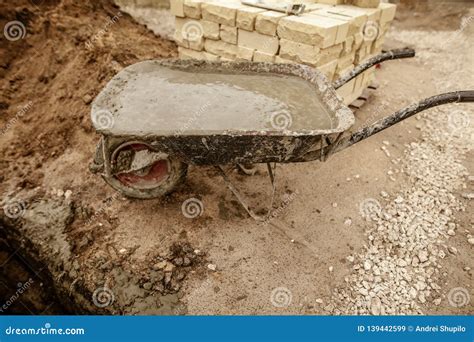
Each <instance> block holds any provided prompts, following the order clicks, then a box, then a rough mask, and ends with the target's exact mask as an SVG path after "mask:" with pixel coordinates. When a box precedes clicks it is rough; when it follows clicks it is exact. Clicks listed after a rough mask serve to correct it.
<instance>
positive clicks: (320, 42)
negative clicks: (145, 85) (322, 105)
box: [170, 0, 396, 104]
mask: <svg viewBox="0 0 474 342" xmlns="http://www.w3.org/2000/svg"><path fill="white" fill-rule="evenodd" d="M274 1H275V2H276V3H278V2H279V3H282V2H284V1H281V0H274ZM297 2H298V3H300V2H304V3H306V10H305V13H303V14H302V15H299V16H295V15H287V14H285V13H281V12H277V11H271V10H267V9H262V8H257V7H252V6H247V5H243V4H242V3H241V2H240V1H239V0H171V3H170V9H171V12H172V14H173V15H174V16H175V17H176V31H175V35H174V38H175V41H176V42H177V44H178V45H179V56H180V58H183V59H186V58H193V59H204V60H210V61H215V60H224V61H239V60H246V61H255V62H272V63H302V64H307V65H310V66H313V67H316V68H318V69H319V70H320V71H322V72H323V73H324V74H325V75H326V76H327V77H328V78H329V79H330V80H336V79H337V78H338V77H339V76H341V75H342V74H344V73H346V72H348V71H350V70H352V69H353V68H354V67H355V66H357V65H359V64H361V63H363V62H364V61H365V60H367V59H368V58H370V57H372V56H374V55H375V54H377V53H380V52H381V50H382V44H383V42H384V37H385V34H386V32H387V31H388V29H389V27H390V24H391V22H392V20H393V19H394V17H395V11H396V6H395V5H393V4H388V3H379V0H351V3H350V4H349V3H348V0H318V1H315V0H314V1H311V0H306V1H297ZM373 74H374V70H368V71H367V72H365V73H364V74H362V75H359V76H358V77H357V78H356V79H354V80H352V81H351V82H349V83H348V84H346V85H344V86H343V87H342V88H340V89H339V90H338V93H339V95H341V96H342V97H343V98H344V101H345V102H346V104H349V103H351V102H353V101H354V100H355V99H357V98H358V97H359V96H360V95H361V94H362V91H363V90H364V89H365V88H366V87H367V86H368V85H369V83H370V82H371V81H372V79H373Z"/></svg>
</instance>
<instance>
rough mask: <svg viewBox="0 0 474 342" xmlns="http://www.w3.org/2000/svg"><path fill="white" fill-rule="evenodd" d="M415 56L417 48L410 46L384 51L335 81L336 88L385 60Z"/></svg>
mask: <svg viewBox="0 0 474 342" xmlns="http://www.w3.org/2000/svg"><path fill="white" fill-rule="evenodd" d="M411 57H415V50H413V49H410V48H404V49H395V50H390V51H386V52H383V53H381V54H379V55H377V56H375V57H372V58H370V59H368V60H367V61H366V62H364V63H362V64H360V65H359V66H357V67H355V68H354V69H353V70H352V71H350V72H348V73H347V74H345V75H344V76H342V77H341V78H339V79H338V80H336V81H335V82H334V83H333V86H334V88H335V89H339V88H340V87H342V86H343V85H344V84H346V83H347V82H349V81H351V80H352V79H354V78H355V77H357V76H358V75H360V74H362V73H363V72H364V71H366V70H367V69H370V68H371V67H373V66H374V65H377V64H379V63H382V62H384V61H389V60H393V59H400V58H411Z"/></svg>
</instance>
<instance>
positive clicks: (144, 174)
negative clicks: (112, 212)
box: [103, 143, 188, 199]
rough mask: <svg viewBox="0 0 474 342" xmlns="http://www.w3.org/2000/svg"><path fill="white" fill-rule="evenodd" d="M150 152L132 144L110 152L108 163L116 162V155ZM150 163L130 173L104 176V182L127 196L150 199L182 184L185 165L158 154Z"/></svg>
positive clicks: (141, 146) (167, 192)
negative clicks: (110, 160) (130, 152)
mask: <svg viewBox="0 0 474 342" xmlns="http://www.w3.org/2000/svg"><path fill="white" fill-rule="evenodd" d="M143 150H150V148H149V147H148V146H147V145H146V144H141V143H132V144H128V145H126V146H121V147H120V148H119V149H117V151H115V152H114V153H112V163H116V162H117V159H118V158H119V156H120V153H122V152H125V153H127V152H128V151H133V152H138V151H143ZM153 153H155V154H158V155H159V157H158V158H155V159H154V160H153V162H152V163H150V164H149V165H146V166H145V167H143V168H141V169H139V170H134V171H125V172H118V173H115V174H113V175H111V176H107V175H104V176H103V177H104V179H105V181H106V182H107V183H108V184H109V185H110V186H111V187H113V188H114V189H116V190H118V191H119V192H120V193H122V194H123V195H125V196H127V197H132V198H140V199H152V198H158V197H162V196H165V195H167V194H169V193H171V192H173V190H175V189H176V187H177V186H178V185H180V184H181V183H182V182H184V180H185V178H186V174H187V170H188V165H187V164H186V163H183V162H182V161H180V160H178V159H176V158H174V157H172V156H169V155H167V154H165V153H158V152H156V151H153Z"/></svg>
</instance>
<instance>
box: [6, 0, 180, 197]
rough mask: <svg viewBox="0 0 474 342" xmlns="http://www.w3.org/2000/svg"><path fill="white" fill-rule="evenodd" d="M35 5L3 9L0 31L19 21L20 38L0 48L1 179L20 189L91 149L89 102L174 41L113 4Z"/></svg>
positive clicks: (168, 52)
mask: <svg viewBox="0 0 474 342" xmlns="http://www.w3.org/2000/svg"><path fill="white" fill-rule="evenodd" d="M36 3H37V5H36V4H33V5H32V3H31V2H28V1H11V2H4V3H2V5H0V13H2V17H1V20H0V24H1V25H2V27H4V26H5V25H7V23H9V22H12V21H13V20H16V21H18V22H19V24H18V25H20V26H18V27H19V30H20V33H22V34H23V33H24V35H25V37H24V38H21V39H18V40H15V37H14V36H10V37H6V36H2V43H1V48H0V60H1V69H0V75H1V80H0V84H1V88H2V92H1V94H0V104H1V105H0V113H1V115H0V127H1V128H2V135H1V136H0V139H1V141H2V144H1V146H0V151H1V152H0V153H2V155H3V156H5V158H2V159H3V160H2V161H1V162H0V174H2V175H4V177H9V178H10V177H14V178H17V179H18V183H17V186H21V187H35V186H39V185H40V184H41V180H42V178H43V172H45V171H44V168H42V165H43V164H45V163H48V162H49V161H51V160H52V159H56V158H58V156H60V155H62V154H63V153H64V151H66V149H67V148H68V147H69V146H72V145H74V146H75V149H76V151H77V149H79V150H78V151H77V152H79V153H82V152H83V153H90V151H92V150H93V145H92V141H93V139H91V138H92V137H93V136H94V134H93V132H92V126H91V121H90V117H89V110H90V109H89V104H90V102H91V101H92V99H93V98H94V97H95V96H96V94H97V93H98V92H99V91H100V89H101V88H102V87H103V86H104V84H105V83H106V82H107V81H108V80H109V79H110V78H112V76H113V75H114V74H116V73H117V72H118V71H119V70H120V69H121V68H123V67H125V66H127V65H129V64H132V63H134V62H137V61H139V60H145V59H153V58H160V57H173V56H175V54H176V47H175V45H174V43H172V42H170V41H167V40H164V39H159V38H156V37H155V36H154V35H153V34H152V33H150V32H149V31H147V30H146V29H145V28H144V27H140V26H138V25H136V23H134V22H133V20H132V19H131V18H130V17H129V16H128V15H126V14H123V13H122V12H119V10H118V8H117V7H115V6H114V5H113V4H112V2H111V1H104V2H100V3H99V2H95V1H84V2H80V3H77V2H75V1H72V0H71V1H68V0H66V1H39V2H36ZM21 25H23V26H21ZM23 28H24V31H22V30H23ZM12 34H13V33H12ZM7 38H10V39H7ZM81 150H82V151H81ZM7 175H8V176H7ZM3 181H4V182H5V181H7V180H6V179H4V180H3ZM8 181H9V183H10V181H11V179H9V180H8ZM10 184H11V183H10ZM2 185H3V186H4V184H2ZM3 190H7V189H3ZM8 190H13V189H8Z"/></svg>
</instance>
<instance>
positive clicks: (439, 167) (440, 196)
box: [326, 32, 474, 315]
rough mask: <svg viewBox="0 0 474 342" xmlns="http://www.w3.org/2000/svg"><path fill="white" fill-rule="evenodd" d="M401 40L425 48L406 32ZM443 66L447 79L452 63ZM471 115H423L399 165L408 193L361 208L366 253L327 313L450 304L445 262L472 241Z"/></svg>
mask: <svg viewBox="0 0 474 342" xmlns="http://www.w3.org/2000/svg"><path fill="white" fill-rule="evenodd" d="M415 35H416V36H424V37H426V36H427V34H426V33H419V32H417V33H416V34H415ZM398 38H399V40H402V41H403V39H400V38H406V39H407V40H411V41H419V40H418V39H416V38H417V37H413V36H410V35H409V34H408V33H406V32H405V33H403V37H398ZM418 38H420V37H418ZM437 38H438V39H439V38H440V37H437ZM438 39H436V40H434V41H436V42H437V44H438V45H439V44H440V42H443V40H441V39H439V40H438ZM431 46H432V45H431ZM431 49H432V50H434V49H433V48H431ZM445 53H446V51H445ZM440 67H441V68H443V69H444V70H443V72H445V73H446V74H449V67H450V66H449V64H448V63H443V65H441V66H440ZM459 81H460V80H459V79H458V82H459ZM459 84H463V83H461V82H460V83H459ZM464 84H466V83H464ZM472 113H473V111H472V106H471V107H469V105H451V106H442V107H437V108H435V109H432V110H430V111H428V112H426V113H425V114H422V115H421V116H422V117H423V120H422V121H420V124H419V125H417V128H419V129H420V130H421V132H422V138H421V140H420V141H418V142H413V143H411V144H408V145H406V149H405V152H404V153H405V157H404V158H403V159H402V160H398V161H395V162H402V163H403V164H402V165H404V167H403V169H402V170H401V173H402V175H403V174H404V175H405V177H408V179H409V183H408V184H410V186H409V187H406V188H405V189H403V190H401V191H400V192H399V193H398V194H396V195H389V194H387V193H386V192H385V191H382V193H381V195H380V200H377V199H373V198H369V199H367V200H366V201H364V202H363V203H361V207H360V209H361V214H362V215H363V216H365V218H366V220H367V221H368V226H367V237H368V243H367V245H366V246H365V250H364V251H363V252H362V253H360V254H357V255H351V256H348V257H347V261H348V262H349V263H351V265H352V268H353V271H352V272H351V274H350V275H349V276H347V277H346V278H345V281H346V284H345V286H342V287H340V288H337V289H335V291H334V294H333V298H332V304H330V305H328V306H327V307H326V311H328V312H331V313H334V314H372V315H384V314H395V315H398V314H422V313H423V312H422V307H423V305H424V304H426V305H430V306H433V304H434V305H440V304H441V302H442V301H443V300H444V295H445V293H446V292H447V290H448V289H442V288H441V284H442V280H443V276H445V275H446V274H444V275H443V273H444V272H443V269H442V264H443V263H442V260H443V259H445V258H450V257H455V255H456V254H457V253H458V251H457V250H456V248H454V247H452V246H449V237H451V236H454V235H456V234H464V235H466V241H469V239H472V236H471V235H469V234H467V233H468V231H467V230H465V228H467V227H464V228H463V227H459V226H458V224H456V222H455V218H454V215H455V214H456V212H458V211H464V210H465V206H464V205H463V203H462V201H461V200H460V196H459V195H458V192H459V191H460V190H462V189H465V188H467V182H468V179H469V180H470V179H472V176H469V175H468V172H467V170H466V168H465V167H464V166H463V165H462V164H461V161H462V160H463V157H464V156H465V155H466V153H467V152H468V151H472V149H473V142H474V130H473V123H474V118H473V115H472ZM419 115H420V114H419ZM387 149H388V148H387ZM402 177H403V176H402ZM446 305H447V303H446Z"/></svg>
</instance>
